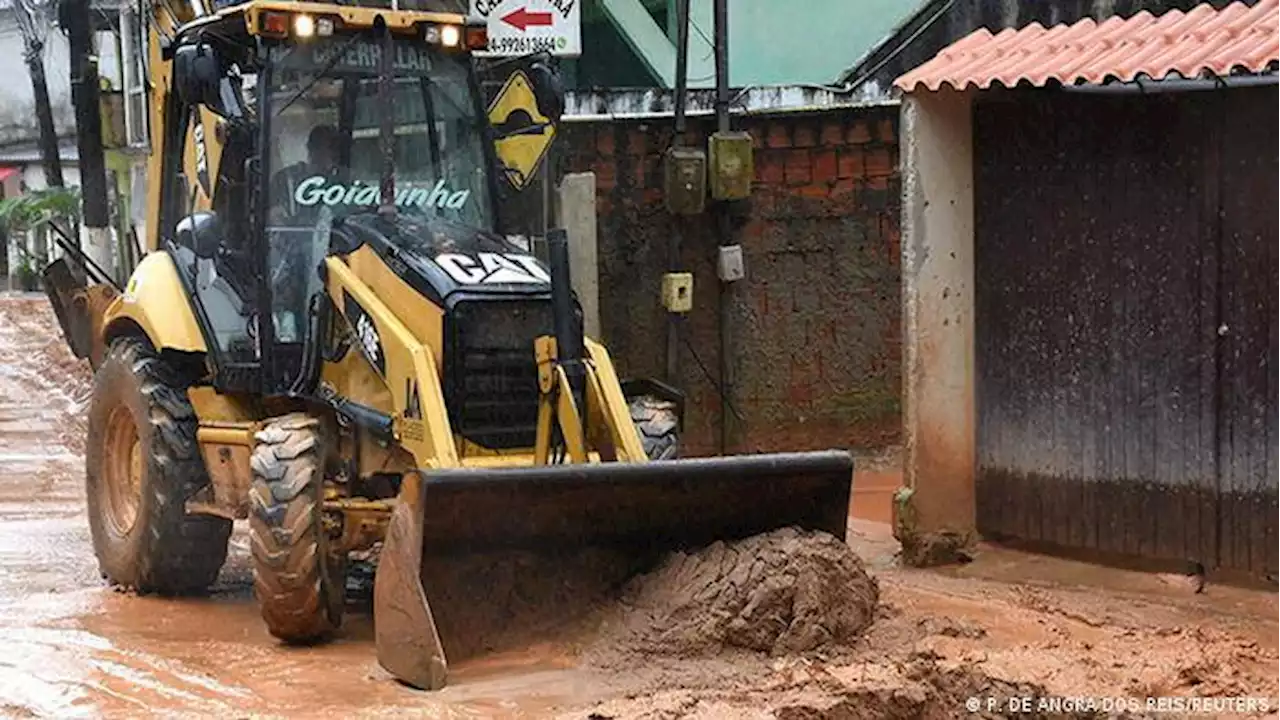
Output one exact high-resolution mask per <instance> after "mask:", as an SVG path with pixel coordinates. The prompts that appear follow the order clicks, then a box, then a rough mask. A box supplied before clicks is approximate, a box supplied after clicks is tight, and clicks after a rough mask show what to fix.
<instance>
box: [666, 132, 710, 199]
mask: <svg viewBox="0 0 1280 720" xmlns="http://www.w3.org/2000/svg"><path fill="white" fill-rule="evenodd" d="M663 160H664V162H663V165H664V168H663V173H664V178H663V195H665V200H666V205H667V210H668V212H671V213H672V214H674V215H697V214H699V213H701V212H702V211H703V208H705V207H706V204H707V154H706V153H705V152H703V151H701V150H698V149H695V148H682V147H673V148H670V149H668V150H667V154H666V157H665V158H664V159H663Z"/></svg>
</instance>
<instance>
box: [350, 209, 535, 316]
mask: <svg viewBox="0 0 1280 720" xmlns="http://www.w3.org/2000/svg"><path fill="white" fill-rule="evenodd" d="M334 230H335V232H340V233H346V234H347V235H349V236H350V240H352V241H354V242H353V243H352V245H362V244H363V245H368V246H369V247H371V248H373V249H374V250H375V251H376V252H377V253H378V254H379V255H380V256H381V257H382V258H383V260H384V261H385V262H386V263H387V265H388V266H389V267H390V268H391V269H392V270H393V271H394V272H395V273H396V274H397V275H399V276H400V277H401V278H402V279H403V280H405V281H406V282H408V283H409V284H410V285H411V286H413V287H414V288H415V289H416V290H418V291H419V292H421V293H423V294H424V295H427V296H428V297H431V298H432V299H433V300H435V301H437V302H439V303H441V304H447V305H451V304H452V303H453V302H454V301H456V300H457V299H459V297H460V296H475V295H516V296H521V297H529V296H538V295H547V294H549V293H550V292H551V271H550V269H549V268H548V267H547V265H546V264H545V263H543V262H542V261H540V260H539V259H538V258H536V257H534V256H533V255H532V254H531V253H529V252H528V251H526V250H524V249H522V248H520V247H518V246H517V245H515V244H514V243H511V242H510V241H508V240H507V239H506V238H504V237H502V236H501V235H497V234H495V233H491V232H486V231H484V230H480V229H477V228H475V227H471V226H468V225H464V224H461V223H455V222H451V221H447V220H442V219H430V218H425V217H421V216H418V215H399V216H397V217H395V218H394V219H386V218H381V217H377V216H375V215H372V214H369V215H361V216H357V217H349V218H346V219H345V220H343V221H341V222H339V223H337V224H335V227H334Z"/></svg>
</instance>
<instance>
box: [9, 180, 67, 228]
mask: <svg viewBox="0 0 1280 720" xmlns="http://www.w3.org/2000/svg"><path fill="white" fill-rule="evenodd" d="M45 222H56V223H58V224H60V225H62V226H63V229H64V230H70V229H72V228H75V227H77V226H79V224H80V188H75V187H71V188H61V187H54V188H48V189H45V190H30V191H28V192H26V193H24V194H22V195H19V196H18V197H13V198H5V199H3V200H0V230H3V231H4V233H5V234H8V235H14V234H17V233H25V232H27V231H29V230H33V229H35V228H36V227H37V226H38V225H41V224H42V223H45ZM68 226H70V227H68ZM69 234H70V233H69ZM72 237H74V235H72Z"/></svg>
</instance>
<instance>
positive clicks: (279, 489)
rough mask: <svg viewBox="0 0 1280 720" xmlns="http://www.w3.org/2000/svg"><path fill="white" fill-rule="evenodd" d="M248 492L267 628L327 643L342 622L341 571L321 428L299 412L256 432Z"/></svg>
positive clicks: (257, 587) (292, 638)
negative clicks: (327, 515)
mask: <svg viewBox="0 0 1280 720" xmlns="http://www.w3.org/2000/svg"><path fill="white" fill-rule="evenodd" d="M257 440H258V443H257V446H256V447H254V450H253V457H252V460H251V463H250V464H251V467H252V470H253V486H252V488H251V489H250V492H249V503H250V515H249V539H250V545H251V547H252V553H253V589H254V594H255V595H256V596H257V598H258V603H259V606H260V608H261V611H262V619H263V621H265V622H266V625H267V630H268V631H269V632H270V633H271V634H272V635H274V636H275V637H277V638H279V639H281V640H284V641H286V642H292V643H304V642H305V643H309V642H316V641H320V640H325V639H328V637H329V636H330V635H332V634H333V632H334V631H335V630H337V629H338V627H339V626H340V625H341V624H342V610H343V604H344V601H345V594H344V592H343V590H344V585H343V581H344V577H343V576H344V574H345V573H344V569H343V565H344V563H342V562H341V561H339V560H337V559H335V558H331V557H330V556H329V553H328V538H327V536H326V535H325V531H324V527H323V526H322V524H321V503H322V502H323V499H324V465H323V457H324V453H323V443H322V442H321V433H320V423H319V421H318V420H316V419H315V418H313V417H310V416H308V415H306V414H304V413H293V414H290V415H285V416H283V417H279V418H276V419H275V420H272V421H271V422H269V423H268V424H267V426H266V427H265V428H263V430H262V431H261V432H259V433H258V434H257Z"/></svg>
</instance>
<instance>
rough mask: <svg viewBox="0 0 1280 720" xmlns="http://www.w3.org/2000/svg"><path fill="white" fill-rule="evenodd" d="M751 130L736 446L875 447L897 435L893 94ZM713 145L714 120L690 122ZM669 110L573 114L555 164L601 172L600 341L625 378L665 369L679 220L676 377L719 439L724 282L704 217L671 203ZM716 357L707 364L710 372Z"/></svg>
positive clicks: (696, 422)
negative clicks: (689, 301)
mask: <svg viewBox="0 0 1280 720" xmlns="http://www.w3.org/2000/svg"><path fill="white" fill-rule="evenodd" d="M734 122H735V125H736V126H738V127H741V128H742V129H745V130H747V131H749V132H750V133H751V135H752V137H753V138H754V140H755V145H756V148H757V149H756V157H755V169H756V185H755V188H754V194H753V197H752V199H751V201H750V207H749V208H748V209H746V210H745V212H744V213H743V215H742V217H741V218H740V220H739V221H738V230H737V234H738V237H739V238H740V241H741V243H742V244H743V247H744V250H745V255H746V271H747V277H746V279H745V280H743V281H742V285H741V286H740V287H739V288H737V291H736V293H735V294H736V295H737V296H738V297H740V298H742V301H741V302H740V303H738V304H737V305H736V307H734V309H733V314H732V316H733V318H734V321H733V322H734V324H735V333H736V346H735V347H734V348H733V350H732V352H731V354H730V357H731V360H732V367H731V375H732V376H733V377H734V378H735V382H736V388H735V390H734V391H733V395H732V397H731V398H730V399H729V401H730V404H731V405H732V406H733V407H734V408H735V409H736V410H737V411H738V413H740V414H741V415H742V417H743V422H738V421H737V420H736V419H735V418H733V417H732V414H731V413H729V420H730V425H729V427H730V428H731V433H730V434H731V437H730V443H729V447H728V448H727V449H728V451H730V452H750V451H757V450H759V451H768V450H804V449H816V448H827V447H837V448H878V447H882V446H884V445H887V444H890V443H896V442H897V441H898V439H899V437H900V429H901V416H900V401H899V398H900V394H901V382H900V367H901V363H900V355H899V337H900V330H901V322H900V315H899V254H900V251H899V240H898V238H899V234H898V223H899V214H900V207H899V198H900V189H899V180H898V174H897V166H898V146H897V109H896V108H895V107H892V106H887V107H873V108H859V109H844V110H839V111H830V112H823V113H804V114H793V115H774V116H757V117H750V118H743V119H740V120H739V119H735V121H734ZM690 127H691V132H690V133H689V136H688V141H689V142H690V143H693V144H705V133H706V132H707V131H708V130H709V128H710V124H709V123H708V122H707V121H705V120H703V119H699V120H698V122H694V123H691V126H690ZM671 139H672V130H671V121H670V120H669V119H668V120H665V121H662V122H650V123H642V122H612V123H604V122H573V123H568V124H566V125H565V126H563V128H562V136H561V140H560V141H559V142H561V143H562V144H561V146H560V152H559V155H560V161H561V162H560V164H561V165H562V167H561V168H560V171H562V172H564V171H575V172H576V171H592V172H594V173H595V175H596V190H597V203H598V208H599V224H598V233H599V257H600V262H599V272H600V308H601V321H602V326H603V328H602V332H603V338H604V340H605V342H606V343H608V346H609V348H610V351H611V353H612V354H613V356H614V358H615V362H616V363H617V364H618V365H619V366H620V372H621V373H622V374H623V375H624V376H652V377H657V378H662V377H663V375H664V366H665V355H666V350H665V337H666V312H665V310H664V309H663V308H662V306H661V301H660V294H659V293H660V283H661V278H662V274H663V273H664V272H665V271H666V268H667V243H668V238H669V237H670V235H671V233H672V232H673V231H674V230H675V228H676V223H677V222H680V224H681V228H682V230H683V233H682V234H683V245H682V252H681V265H682V267H683V268H684V269H685V270H687V271H690V272H693V273H694V275H695V279H694V309H693V312H692V313H690V314H689V316H688V318H687V320H686V321H685V323H684V324H685V333H684V335H685V337H686V338H687V339H688V341H689V344H690V345H691V346H692V347H693V351H692V352H691V351H690V350H689V348H688V347H684V346H683V344H682V345H681V349H680V355H679V372H678V375H677V377H676V378H674V383H673V384H675V385H677V386H678V387H680V388H682V389H683V390H684V391H685V392H686V393H688V395H689V408H688V411H687V412H688V415H687V418H686V428H685V434H686V442H687V445H686V452H687V453H691V454H709V453H715V452H718V451H719V439H720V423H721V419H722V416H723V415H724V414H725V412H724V410H723V409H722V403H721V400H720V397H719V392H718V390H717V383H718V382H719V367H720V366H719V362H720V353H719V329H720V325H719V310H718V297H719V281H718V279H717V278H716V272H715V258H716V242H717V241H716V237H715V234H714V230H713V227H714V224H713V221H712V219H711V218H710V217H709V216H702V217H695V218H692V219H684V220H681V221H677V220H676V219H674V218H673V217H672V216H671V215H670V214H669V213H667V211H666V209H665V208H664V206H663V200H662V191H661V181H662V175H661V173H662V153H663V152H664V150H665V148H666V147H667V146H668V145H669V144H670V142H671ZM704 367H705V372H704V370H703V368H704Z"/></svg>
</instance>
